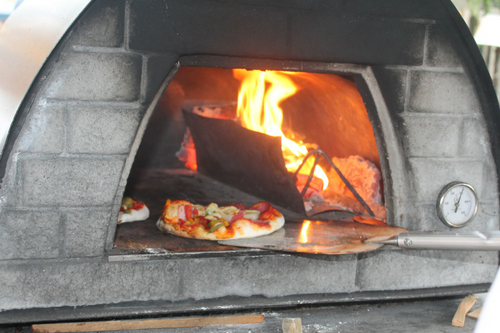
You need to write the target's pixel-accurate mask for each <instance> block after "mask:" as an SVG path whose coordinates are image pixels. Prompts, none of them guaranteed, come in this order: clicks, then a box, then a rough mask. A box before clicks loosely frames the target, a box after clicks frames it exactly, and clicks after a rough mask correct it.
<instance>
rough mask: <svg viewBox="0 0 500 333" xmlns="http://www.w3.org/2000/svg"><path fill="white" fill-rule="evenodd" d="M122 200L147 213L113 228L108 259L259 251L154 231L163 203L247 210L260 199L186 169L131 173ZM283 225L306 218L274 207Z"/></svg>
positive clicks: (341, 215) (331, 216) (343, 214)
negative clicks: (237, 205)
mask: <svg viewBox="0 0 500 333" xmlns="http://www.w3.org/2000/svg"><path fill="white" fill-rule="evenodd" d="M125 196H130V197H132V198H133V199H134V200H136V201H140V202H144V203H146V205H147V206H148V208H149V210H150V217H149V219H147V220H146V221H138V222H132V223H123V224H120V225H118V226H117V228H116V233H115V241H114V247H113V250H111V252H110V253H109V254H111V255H122V254H123V255H127V254H165V253H168V254H171V255H175V254H179V255H192V254H199V255H201V254H203V255H209V254H210V253H212V254H216V253H219V254H223V253H227V252H228V251H229V252H232V254H233V255H238V253H240V252H241V255H243V254H245V253H248V252H249V251H250V252H257V251H259V250H249V249H242V248H236V247H232V246H224V245H221V244H218V243H217V242H212V241H203V240H195V239H187V238H182V237H178V236H174V235H169V234H164V233H162V232H161V231H160V230H158V228H157V227H156V221H157V220H158V218H159V217H160V215H161V212H162V210H163V205H164V204H165V201H166V200H167V199H171V200H187V201H190V202H193V203H198V204H202V205H208V204H209V203H211V202H216V203H218V204H219V205H221V206H222V205H228V204H231V203H234V202H241V203H243V204H245V205H247V206H251V205H253V204H254V203H256V202H258V201H261V199H259V198H257V197H254V196H252V195H249V194H247V193H244V192H242V191H239V190H237V189H234V188H232V187H230V186H227V185H225V184H223V183H220V182H217V181H215V180H213V179H210V178H208V177H205V176H203V175H200V174H197V173H196V172H193V171H190V170H187V169H154V170H135V171H133V172H132V173H131V175H130V177H129V180H128V183H127V188H126V190H125ZM278 209H279V210H280V212H282V213H283V215H284V216H285V219H286V220H287V221H294V220H295V221H302V220H303V219H305V218H307V217H306V216H302V215H300V214H297V213H294V212H292V211H289V210H287V209H284V208H281V207H278ZM352 216H353V214H351V213H346V212H338V211H337V212H326V213H322V214H318V215H316V216H315V217H316V218H317V219H347V218H351V219H352Z"/></svg>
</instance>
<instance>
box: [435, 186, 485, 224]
mask: <svg viewBox="0 0 500 333" xmlns="http://www.w3.org/2000/svg"><path fill="white" fill-rule="evenodd" d="M477 208H478V199H477V195H476V191H474V188H473V187H472V186H470V185H469V184H467V183H462V182H453V183H450V184H448V185H446V186H445V187H444V188H443V189H442V190H441V193H439V196H438V201H437V212H438V216H439V219H440V220H441V221H442V222H443V223H444V224H446V225H447V226H449V227H453V228H461V227H465V226H466V225H467V224H469V223H470V222H471V221H472V219H473V218H474V216H476V213H477Z"/></svg>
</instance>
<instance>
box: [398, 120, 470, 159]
mask: <svg viewBox="0 0 500 333" xmlns="http://www.w3.org/2000/svg"><path fill="white" fill-rule="evenodd" d="M404 119H405V120H404V125H405V129H406V135H405V137H404V138H405V143H406V144H405V145H406V150H407V156H428V157H454V156H456V155H457V152H458V145H459V137H460V136H459V134H460V125H461V122H460V118H457V117H448V116H439V117H436V116H432V115H424V116H421V115H419V114H416V115H410V116H405V117H404Z"/></svg>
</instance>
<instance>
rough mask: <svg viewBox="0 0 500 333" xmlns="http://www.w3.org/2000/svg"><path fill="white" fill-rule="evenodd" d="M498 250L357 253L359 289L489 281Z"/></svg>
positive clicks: (427, 286)
mask: <svg viewBox="0 0 500 333" xmlns="http://www.w3.org/2000/svg"><path fill="white" fill-rule="evenodd" d="M497 269H498V253H496V252H480V251H477V252H471V251H430V250H429V251H413V250H393V251H379V252H372V253H366V254H361V255H360V260H359V262H358V270H357V277H356V278H357V281H358V283H359V286H360V288H361V290H398V289H417V288H432V287H445V286H454V285H463V284H476V283H490V282H491V281H493V278H494V277H495V274H496V271H497Z"/></svg>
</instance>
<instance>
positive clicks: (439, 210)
mask: <svg viewBox="0 0 500 333" xmlns="http://www.w3.org/2000/svg"><path fill="white" fill-rule="evenodd" d="M455 187H467V188H468V189H469V190H470V191H471V192H472V194H473V195H474V200H475V204H474V211H473V212H472V215H471V216H470V217H469V219H468V220H467V221H465V222H463V223H460V224H456V223H453V222H450V221H448V220H447V219H446V217H445V216H444V214H443V209H444V198H445V197H446V194H447V193H448V192H449V191H450V190H451V189H453V188H455ZM478 208H479V200H478V197H477V194H476V190H474V188H473V187H472V186H471V185H470V184H467V183H464V182H451V183H449V184H448V185H446V186H445V187H443V189H442V190H441V192H439V195H438V199H437V202H436V210H437V214H438V217H439V219H440V220H441V222H443V223H444V224H445V225H447V226H448V227H452V228H463V227H465V226H466V225H468V224H469V223H471V222H472V220H473V219H474V217H476V214H477V210H478Z"/></svg>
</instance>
